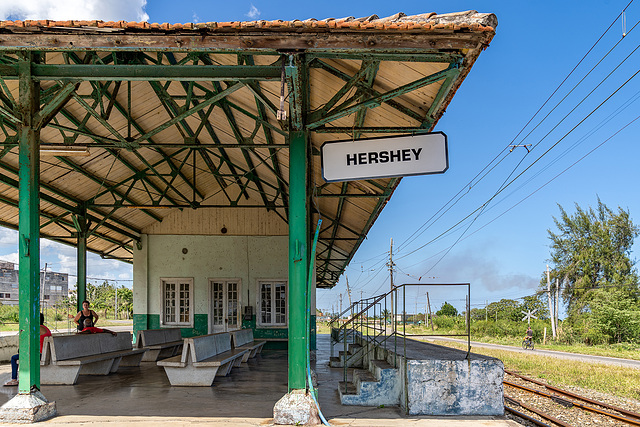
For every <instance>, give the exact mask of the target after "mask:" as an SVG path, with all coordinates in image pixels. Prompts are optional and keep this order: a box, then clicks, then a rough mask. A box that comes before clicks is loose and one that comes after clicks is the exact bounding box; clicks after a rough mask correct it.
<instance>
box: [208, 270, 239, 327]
mask: <svg viewBox="0 0 640 427" xmlns="http://www.w3.org/2000/svg"><path fill="white" fill-rule="evenodd" d="M209 286H210V288H211V293H210V295H211V301H209V312H210V316H209V318H210V319H211V320H210V322H209V332H210V333H216V332H226V331H229V330H234V329H239V328H240V326H241V325H240V281H239V280H210V281H209Z"/></svg>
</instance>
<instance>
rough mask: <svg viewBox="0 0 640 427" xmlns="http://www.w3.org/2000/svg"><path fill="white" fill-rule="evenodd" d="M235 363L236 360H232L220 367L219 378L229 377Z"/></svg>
mask: <svg viewBox="0 0 640 427" xmlns="http://www.w3.org/2000/svg"><path fill="white" fill-rule="evenodd" d="M234 363H235V360H230V361H229V362H227V363H225V364H224V365H220V369H218V376H219V377H226V376H227V375H229V373H230V372H231V368H233V365H234Z"/></svg>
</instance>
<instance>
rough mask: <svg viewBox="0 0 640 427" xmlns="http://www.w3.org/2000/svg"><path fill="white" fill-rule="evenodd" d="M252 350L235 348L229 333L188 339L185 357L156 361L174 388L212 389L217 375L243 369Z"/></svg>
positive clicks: (183, 355)
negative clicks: (243, 363)
mask: <svg viewBox="0 0 640 427" xmlns="http://www.w3.org/2000/svg"><path fill="white" fill-rule="evenodd" d="M248 352H249V349H232V348H231V335H230V334H229V333H228V332H223V333H218V334H210V335H201V336H198V337H192V338H185V339H184V344H183V346H182V354H181V355H178V356H174V357H170V358H168V359H164V360H160V361H158V362H157V364H158V366H162V367H163V368H164V371H165V372H166V374H167V378H169V382H170V383H171V385H173V386H204V387H210V386H211V385H212V384H213V380H214V379H215V377H216V375H218V376H227V375H229V373H230V372H231V368H233V367H234V366H240V363H242V358H243V356H244V355H245V353H248Z"/></svg>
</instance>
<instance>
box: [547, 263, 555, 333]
mask: <svg viewBox="0 0 640 427" xmlns="http://www.w3.org/2000/svg"><path fill="white" fill-rule="evenodd" d="M547 300H548V302H549V317H550V318H551V333H552V334H553V338H554V339H555V338H556V325H555V315H554V314H553V297H552V295H551V275H550V273H549V265H548V264H547Z"/></svg>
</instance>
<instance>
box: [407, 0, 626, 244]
mask: <svg viewBox="0 0 640 427" xmlns="http://www.w3.org/2000/svg"><path fill="white" fill-rule="evenodd" d="M632 3H633V0H631V1H630V2H629V3H628V4H627V6H625V8H624V9H623V11H622V12H621V13H620V15H618V16H616V18H615V19H614V20H613V22H611V24H610V25H609V27H608V28H607V29H606V30H605V31H604V32H603V33H602V34H601V35H600V37H599V38H598V40H596V42H595V43H594V44H593V45H592V46H591V48H590V49H589V50H588V51H587V53H585V54H584V56H583V57H582V58H581V59H580V61H579V62H578V63H577V64H576V65H575V66H574V68H573V69H572V70H571V71H570V72H569V74H567V76H566V77H565V78H564V80H563V81H562V82H561V83H560V84H559V85H558V86H557V87H556V89H555V90H554V91H553V92H552V93H551V95H549V97H548V98H547V100H546V101H545V102H544V103H543V104H542V105H541V106H540V108H539V109H538V110H537V111H536V113H535V114H534V115H533V116H532V117H531V118H530V119H529V121H528V122H527V123H526V124H525V125H524V126H523V127H522V129H521V130H520V131H519V132H518V134H517V135H516V136H515V137H514V138H513V139H512V140H511V142H510V143H509V144H507V146H506V147H505V148H504V149H503V151H502V152H501V153H499V154H498V155H497V156H496V157H495V158H494V159H493V160H492V161H491V162H490V163H489V164H488V165H487V166H485V167H484V168H483V169H482V170H481V172H480V173H478V174H477V175H476V176H475V177H474V178H473V179H472V180H471V181H470V183H469V184H467V186H469V190H471V188H472V186H470V184H471V183H472V182H473V181H474V180H475V179H476V178H477V177H478V175H480V174H481V173H482V171H484V170H485V169H486V168H487V167H488V166H490V165H491V164H492V163H493V162H494V161H495V160H496V159H497V157H499V156H500V154H502V153H503V152H504V151H505V150H506V149H507V148H508V147H509V146H510V145H511V144H513V143H514V141H515V140H516V139H517V138H518V137H519V136H520V135H521V134H522V132H523V131H524V130H525V129H526V128H527V126H529V124H530V123H531V122H532V121H533V120H534V119H535V117H536V116H537V115H538V114H539V113H540V111H542V109H543V108H544V107H545V106H546V104H547V103H548V102H549V101H550V100H551V99H552V98H553V96H554V95H555V94H556V93H557V92H558V90H559V89H560V88H561V87H562V86H563V85H564V83H565V82H566V81H567V80H568V79H569V77H570V76H571V75H572V74H573V73H574V71H575V70H576V69H577V68H578V67H579V66H580V64H581V63H582V62H583V61H584V60H585V58H586V57H587V56H588V55H589V54H590V53H591V51H592V50H593V49H594V48H595V47H596V46H597V45H598V43H599V42H600V41H601V40H602V38H603V37H604V36H605V35H606V34H607V33H608V32H609V30H610V29H611V28H612V27H613V25H614V24H615V22H616V21H617V20H618V18H619V17H620V16H621V15H622V14H623V13H624V11H626V9H627V8H628V7H629V6H630V5H631V4H632ZM636 25H638V24H636ZM634 28H635V25H634ZM630 32H631V31H630ZM618 43H619V42H618ZM618 43H616V45H615V46H617V45H618ZM615 46H614V48H615ZM614 48H612V49H611V50H610V51H609V52H607V55H608V54H609V53H610V52H611V51H612V50H613V49H614ZM605 57H606V55H605ZM603 59H604V57H603V58H602V59H601V60H600V62H602V60H603ZM600 62H598V64H599V63H600ZM596 66H597V65H596ZM594 68H595V67H594ZM590 72H591V71H590ZM590 72H589V73H590ZM587 75H588V74H587ZM585 78H586V76H585ZM583 80H584V79H583ZM581 82H582V80H581ZM575 87H577V85H576V86H574V89H575ZM572 91H573V89H572ZM569 93H571V92H569ZM567 96H568V95H567ZM565 98H566V97H565ZM563 100H564V98H563ZM560 102H562V101H560ZM558 105H559V104H558ZM556 107H557V105H556ZM554 110H555V107H554ZM552 111H553V110H552ZM547 117H548V115H547ZM545 119H546V117H545ZM543 121H544V119H543V120H542V121H541V122H540V123H539V124H538V125H537V126H536V127H535V128H534V130H535V129H536V128H537V127H538V126H539V125H540V124H541V123H542V122H543ZM530 133H531V132H530ZM530 133H529V134H530ZM527 136H528V135H527ZM525 139H526V137H525ZM496 166H497V165H496ZM494 168H495V167H494ZM494 168H492V169H494ZM485 176H486V175H485ZM483 178H484V177H483ZM479 181H480V180H479ZM479 181H478V182H479ZM476 184H477V183H476ZM467 186H465V187H463V188H462V189H461V190H460V191H459V192H458V193H457V194H456V195H455V196H454V197H453V198H455V197H457V196H458V195H459V194H460V193H461V192H462V191H463V190H464V189H465V188H467ZM453 198H451V199H450V200H449V201H448V202H447V203H445V205H444V206H446V205H447V204H448V203H450V202H451V200H453ZM456 203H457V202H456ZM454 205H455V203H454ZM444 206H443V208H444ZM449 209H450V208H449ZM449 209H447V211H448V210H449ZM440 210H442V208H441V209H440ZM440 210H439V211H438V212H440ZM447 211H445V213H446V212H447ZM438 212H436V213H435V214H434V215H433V216H432V217H431V218H429V220H427V221H426V222H425V223H424V224H423V225H422V226H421V227H419V228H418V230H416V232H414V233H413V234H412V235H411V236H409V238H407V239H406V240H405V241H404V242H403V243H401V244H400V246H399V247H398V252H400V251H401V250H402V249H403V248H404V247H406V246H407V245H408V244H410V243H411V242H413V241H415V238H417V237H419V236H420V235H421V234H422V233H423V232H424V231H426V229H425V230H423V231H422V232H420V233H419V234H418V236H416V237H415V238H413V239H412V237H413V236H414V235H416V233H418V232H419V230H420V229H421V228H422V227H424V226H425V225H426V224H427V223H429V222H430V221H431V220H432V219H433V217H434V216H435V215H437V214H438ZM443 215H444V213H443ZM441 217H442V215H441V216H440V217H438V218H437V219H436V220H435V221H437V220H438V219H440V218H441ZM435 221H434V222H435ZM410 239H411V240H410ZM409 240H410V241H409Z"/></svg>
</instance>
